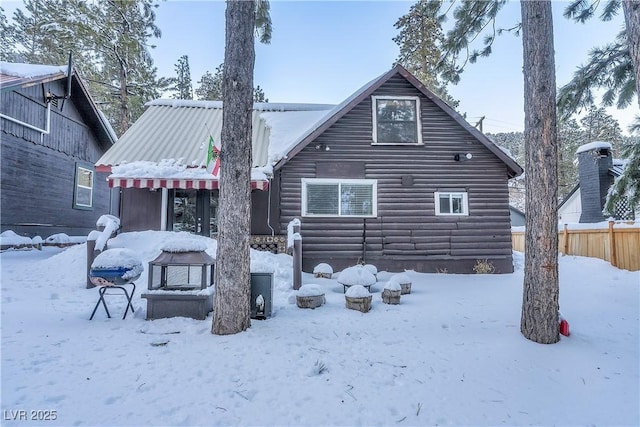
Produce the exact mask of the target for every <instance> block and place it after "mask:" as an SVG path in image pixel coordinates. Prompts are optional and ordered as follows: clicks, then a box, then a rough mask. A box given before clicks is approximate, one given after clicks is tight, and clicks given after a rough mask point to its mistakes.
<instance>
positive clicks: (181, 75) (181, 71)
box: [171, 55, 193, 99]
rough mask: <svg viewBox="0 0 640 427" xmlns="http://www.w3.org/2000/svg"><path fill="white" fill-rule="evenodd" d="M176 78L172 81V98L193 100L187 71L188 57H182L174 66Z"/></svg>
mask: <svg viewBox="0 0 640 427" xmlns="http://www.w3.org/2000/svg"><path fill="white" fill-rule="evenodd" d="M175 67H176V68H175V70H176V74H177V77H176V78H175V79H173V80H172V83H173V86H172V87H171V89H172V90H173V91H175V93H174V94H173V97H174V98H176V99H193V89H192V86H191V71H190V70H189V56H187V55H183V56H181V57H180V58H179V59H178V63H177V64H175Z"/></svg>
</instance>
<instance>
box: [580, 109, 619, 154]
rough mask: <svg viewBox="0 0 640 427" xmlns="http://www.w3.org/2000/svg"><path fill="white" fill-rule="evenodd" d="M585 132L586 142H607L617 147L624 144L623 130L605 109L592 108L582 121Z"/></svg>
mask: <svg viewBox="0 0 640 427" xmlns="http://www.w3.org/2000/svg"><path fill="white" fill-rule="evenodd" d="M580 123H581V124H582V129H583V131H584V142H583V143H588V142H592V141H606V142H610V143H611V144H612V145H613V148H614V153H616V147H617V146H618V145H619V144H620V142H622V129H621V128H620V124H619V123H618V121H617V120H616V119H614V118H613V116H611V115H610V114H607V112H606V111H605V109H604V108H602V107H600V108H598V107H595V106H591V107H589V111H588V113H587V115H586V116H584V117H583V118H582V119H580Z"/></svg>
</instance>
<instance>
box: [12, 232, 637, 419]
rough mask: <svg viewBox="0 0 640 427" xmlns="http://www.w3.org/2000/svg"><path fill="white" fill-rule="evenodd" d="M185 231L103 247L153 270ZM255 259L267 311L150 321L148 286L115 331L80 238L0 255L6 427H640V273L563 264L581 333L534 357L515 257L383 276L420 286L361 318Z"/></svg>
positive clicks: (328, 282)
mask: <svg viewBox="0 0 640 427" xmlns="http://www.w3.org/2000/svg"><path fill="white" fill-rule="evenodd" d="M175 234H176V233H171V232H150V231H144V232H135V233H121V234H119V235H118V236H117V237H115V238H113V239H111V240H110V241H109V247H110V248H114V247H122V248H127V249H130V250H132V251H133V252H134V253H135V254H136V256H137V257H139V258H140V260H141V261H142V263H143V265H145V266H146V265H147V262H149V261H151V260H153V259H154V258H155V257H156V256H157V255H158V254H159V251H160V248H161V247H162V246H163V244H164V242H166V241H167V240H169V239H173V238H175ZM202 239H203V240H204V241H206V242H207V253H209V254H210V255H212V256H214V257H215V248H216V244H215V241H213V240H211V239H206V238H202ZM109 250H112V249H109ZM251 256H252V264H253V263H254V262H261V263H265V264H269V265H272V266H273V268H274V271H275V273H274V295H273V310H272V317H271V318H269V319H267V320H264V321H257V320H254V321H252V323H251V327H250V328H249V329H248V330H247V331H246V332H243V333H240V334H236V335H226V336H217V335H212V334H211V319H212V317H211V314H209V317H208V318H207V319H206V320H204V321H198V320H193V319H187V318H170V319H160V320H153V321H146V320H144V319H145V316H146V313H145V308H146V300H144V299H142V298H141V297H140V293H141V291H137V292H136V294H135V295H134V297H133V305H134V307H135V313H134V314H133V315H130V314H129V315H127V318H126V319H125V320H122V319H121V317H122V314H123V313H124V309H125V307H126V301H125V298H124V297H121V296H111V297H106V299H107V304H108V306H109V311H110V312H111V314H112V318H111V319H108V318H106V315H105V313H104V310H103V309H102V308H101V307H98V311H97V312H96V315H95V317H94V319H93V320H91V321H90V320H88V319H89V316H90V314H91V311H92V310H93V307H94V306H95V304H96V302H97V301H98V290H97V289H85V287H86V246H85V245H84V244H80V245H77V246H72V247H69V248H66V249H62V248H57V247H45V248H43V250H42V251H38V250H31V251H6V252H3V253H1V254H0V266H1V274H2V280H1V284H0V286H1V294H0V295H1V302H2V314H1V316H2V318H1V325H2V337H1V344H2V354H1V356H0V357H1V362H2V376H1V381H2V411H3V422H2V424H3V426H32V425H42V424H43V423H44V424H47V425H52V426H70V425H90V426H120V425H135V426H145V425H163V426H178V425H187V426H188V425H222V426H229V425H246V426H258V425H260V426H285V425H298V426H317V425H327V426H329V425H334V426H338V425H339V426H358V425H360V426H363V425H365V426H373V425H383V426H414V425H473V426H480V425H485V426H489V425H491V426H496V425H509V426H516V425H618V426H631V425H640V412H639V404H638V402H639V401H640V392H639V388H640V385H639V384H640V373H639V364H638V360H640V342H639V328H640V326H639V325H640V319H639V305H640V302H639V301H640V292H639V290H640V286H639V285H640V272H629V271H625V270H619V269H616V268H614V267H612V266H610V265H609V264H608V263H606V262H604V261H601V260H598V259H594V258H583V257H575V256H563V257H560V258H559V277H560V306H561V311H562V315H563V317H565V318H566V319H567V321H568V322H569V323H570V331H571V335H570V336H569V337H564V336H561V340H560V342H559V343H557V344H552V345H541V344H536V343H533V342H531V341H529V340H527V339H525V338H524V337H523V336H522V335H521V333H520V327H519V323H520V305H521V302H522V283H523V280H524V279H523V276H524V273H523V264H524V259H523V254H522V253H519V252H515V253H514V260H515V272H514V273H513V274H499V275H497V274H487V275H474V274H470V275H456V274H423V273H416V272H414V271H405V272H387V271H380V272H379V273H378V279H379V280H380V282H377V283H376V284H374V285H373V286H372V288H371V292H372V293H373V294H377V293H380V292H381V290H382V287H383V286H384V283H385V282H386V281H388V280H389V279H390V277H391V276H392V275H394V274H397V273H402V274H406V275H407V276H408V277H409V278H410V279H411V281H412V291H411V294H408V295H403V297H402V304H400V305H387V304H384V303H383V302H382V300H381V299H380V298H373V301H372V310H371V311H370V312H369V313H367V314H366V316H365V315H363V314H362V313H360V312H358V311H356V310H348V309H346V308H345V303H344V298H345V297H344V294H343V286H342V285H341V284H339V283H338V282H337V281H336V280H333V279H321V278H314V277H313V276H312V275H311V274H307V273H305V274H303V285H307V284H315V285H317V286H319V287H320V288H321V289H322V290H323V291H324V293H325V298H326V304H324V305H322V306H321V307H319V308H317V309H315V310H303V309H299V308H298V307H297V306H296V305H295V298H294V301H293V303H292V302H290V299H289V296H290V295H292V294H294V291H293V290H292V287H291V286H292V285H291V283H292V281H291V278H292V273H291V264H292V261H291V257H290V256H289V255H285V254H279V255H274V254H271V253H267V252H260V253H258V252H256V251H251ZM146 273H147V272H146V269H145V272H143V274H142V275H141V277H140V279H139V280H138V281H136V283H137V284H138V285H139V286H138V288H145V286H144V285H145V284H146V282H147V276H146ZM32 410H33V411H34V412H33V413H32V412H31V411H32ZM38 410H41V411H52V412H49V415H50V417H51V414H54V415H55V420H51V421H36V420H34V419H31V418H30V417H31V416H32V415H34V416H35V415H38V412H37V411H38ZM12 411H13V412H12ZM19 411H26V412H24V417H26V418H27V420H26V421H25V420H20V419H19V418H20V415H19V414H22V413H21V412H19ZM12 414H13V415H12ZM40 414H41V415H43V414H44V412H41V413H40ZM12 416H13V418H12Z"/></svg>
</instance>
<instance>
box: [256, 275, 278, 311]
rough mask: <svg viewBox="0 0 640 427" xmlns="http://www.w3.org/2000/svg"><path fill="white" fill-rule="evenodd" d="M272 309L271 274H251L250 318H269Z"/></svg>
mask: <svg viewBox="0 0 640 427" xmlns="http://www.w3.org/2000/svg"><path fill="white" fill-rule="evenodd" d="M272 308H273V273H251V318H252V319H259V320H263V319H266V318H268V317H271V310H272Z"/></svg>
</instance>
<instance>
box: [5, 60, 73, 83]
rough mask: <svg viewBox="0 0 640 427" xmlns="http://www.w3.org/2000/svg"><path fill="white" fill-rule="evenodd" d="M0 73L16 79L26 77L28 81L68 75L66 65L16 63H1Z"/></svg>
mask: <svg viewBox="0 0 640 427" xmlns="http://www.w3.org/2000/svg"><path fill="white" fill-rule="evenodd" d="M0 73H1V74H7V75H9V76H14V77H24V78H27V79H30V78H35V77H41V76H49V75H51V74H57V73H64V74H65V75H66V74H67V66H66V65H62V66H60V65H37V64H20V63H14V62H4V61H3V62H0Z"/></svg>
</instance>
